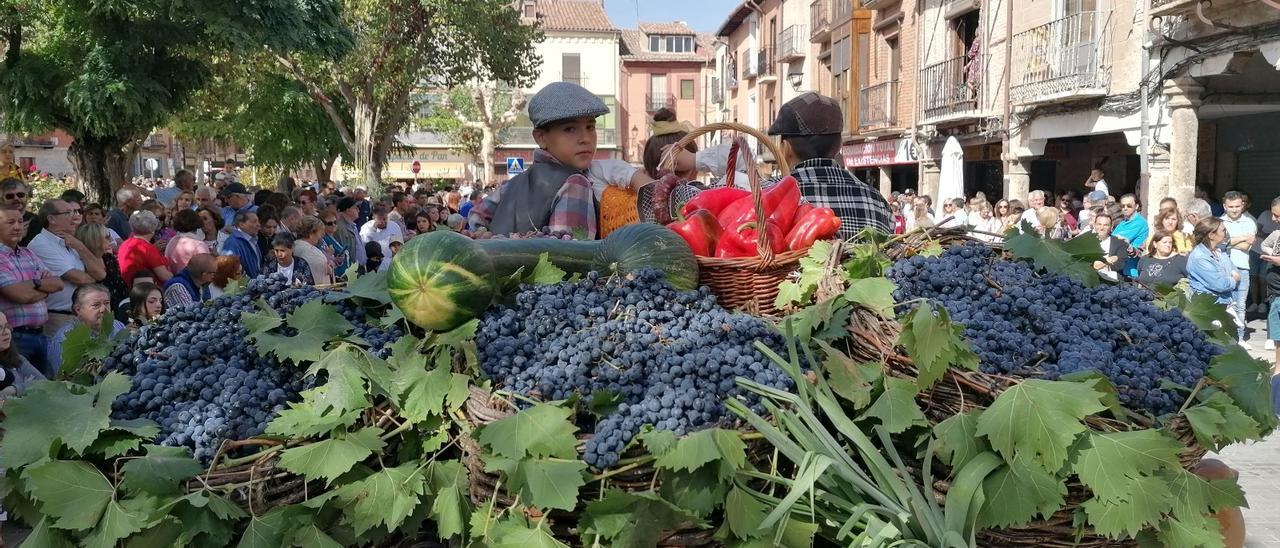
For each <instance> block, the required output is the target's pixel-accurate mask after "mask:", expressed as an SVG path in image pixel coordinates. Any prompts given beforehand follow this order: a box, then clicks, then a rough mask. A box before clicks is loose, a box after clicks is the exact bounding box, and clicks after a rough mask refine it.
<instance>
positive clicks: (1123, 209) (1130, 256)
mask: <svg viewBox="0 0 1280 548" xmlns="http://www.w3.org/2000/svg"><path fill="white" fill-rule="evenodd" d="M1141 208H1142V204H1140V203H1138V197H1137V196H1134V195H1133V194H1125V195H1124V196H1121V197H1120V219H1121V220H1120V222H1119V223H1117V224H1116V227H1115V229H1113V230H1112V235H1114V236H1115V237H1117V238H1120V239H1121V240H1124V241H1125V242H1128V243H1129V252H1128V253H1126V257H1125V259H1124V275H1125V276H1126V277H1129V278H1136V277H1138V253H1137V252H1138V250H1140V249H1142V246H1144V245H1146V244H1147V237H1148V236H1150V235H1151V225H1148V224H1147V220H1146V219H1145V218H1143V216H1142V213H1139V212H1138V211H1139V209H1141Z"/></svg>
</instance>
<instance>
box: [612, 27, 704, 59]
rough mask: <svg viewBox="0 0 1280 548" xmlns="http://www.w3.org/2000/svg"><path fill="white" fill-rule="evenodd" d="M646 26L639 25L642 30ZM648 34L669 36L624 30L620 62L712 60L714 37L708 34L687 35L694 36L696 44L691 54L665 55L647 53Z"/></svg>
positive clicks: (661, 53) (662, 53) (665, 53)
mask: <svg viewBox="0 0 1280 548" xmlns="http://www.w3.org/2000/svg"><path fill="white" fill-rule="evenodd" d="M645 26H647V25H641V28H644V27H645ZM649 34H661V35H662V36H670V34H668V33H646V32H643V31H639V30H634V29H625V30H623V31H622V51H621V53H622V60H623V61H639V62H647V63H661V62H668V63H705V62H708V61H710V60H712V59H713V58H714V56H715V51H714V50H713V48H712V43H713V42H714V41H715V37H714V36H712V35H710V34H695V33H693V32H692V31H690V32H689V34H693V35H694V39H693V41H694V43H695V44H697V47H696V51H694V52H692V53H667V52H653V51H649Z"/></svg>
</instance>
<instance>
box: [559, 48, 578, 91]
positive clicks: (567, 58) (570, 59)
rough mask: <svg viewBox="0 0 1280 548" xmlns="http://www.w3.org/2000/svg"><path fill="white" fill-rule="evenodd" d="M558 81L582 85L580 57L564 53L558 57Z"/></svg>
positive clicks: (575, 54)
mask: <svg viewBox="0 0 1280 548" xmlns="http://www.w3.org/2000/svg"><path fill="white" fill-rule="evenodd" d="M560 80H562V81H565V82H570V83H574V84H578V85H580V86H581V85H583V78H582V57H581V56H580V55H578V54H577V53H566V54H563V55H562V56H561V57H560Z"/></svg>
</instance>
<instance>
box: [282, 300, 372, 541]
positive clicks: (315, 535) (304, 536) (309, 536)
mask: <svg viewBox="0 0 1280 548" xmlns="http://www.w3.org/2000/svg"><path fill="white" fill-rule="evenodd" d="M367 277H368V276H361V278H367ZM291 536H292V542H291V543H289V544H288V545H289V546H300V547H302V548H342V545H341V544H338V541H336V540H333V537H331V536H329V534H328V533H326V532H324V530H322V529H320V527H319V526H317V525H316V524H315V523H310V524H307V525H303V526H302V528H301V529H298V530H296V531H294V532H293V534H292V535H291Z"/></svg>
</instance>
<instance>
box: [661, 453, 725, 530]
mask: <svg viewBox="0 0 1280 548" xmlns="http://www.w3.org/2000/svg"><path fill="white" fill-rule="evenodd" d="M719 468H720V467H718V466H714V465H708V466H703V467H702V468H699V469H697V470H695V471H693V472H676V471H670V470H668V471H665V472H663V474H662V485H661V486H660V487H659V489H658V490H659V492H660V493H661V494H662V498H664V499H666V500H668V501H671V503H672V504H674V505H676V506H677V507H679V508H681V509H683V510H684V511H686V512H690V513H692V514H694V515H697V516H699V517H705V516H707V515H709V514H711V513H712V512H714V511H715V510H716V508H719V507H720V506H721V505H722V504H724V500H725V499H724V497H725V494H726V493H728V492H729V484H728V483H727V482H726V481H725V478H722V477H721V475H720V471H719Z"/></svg>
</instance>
